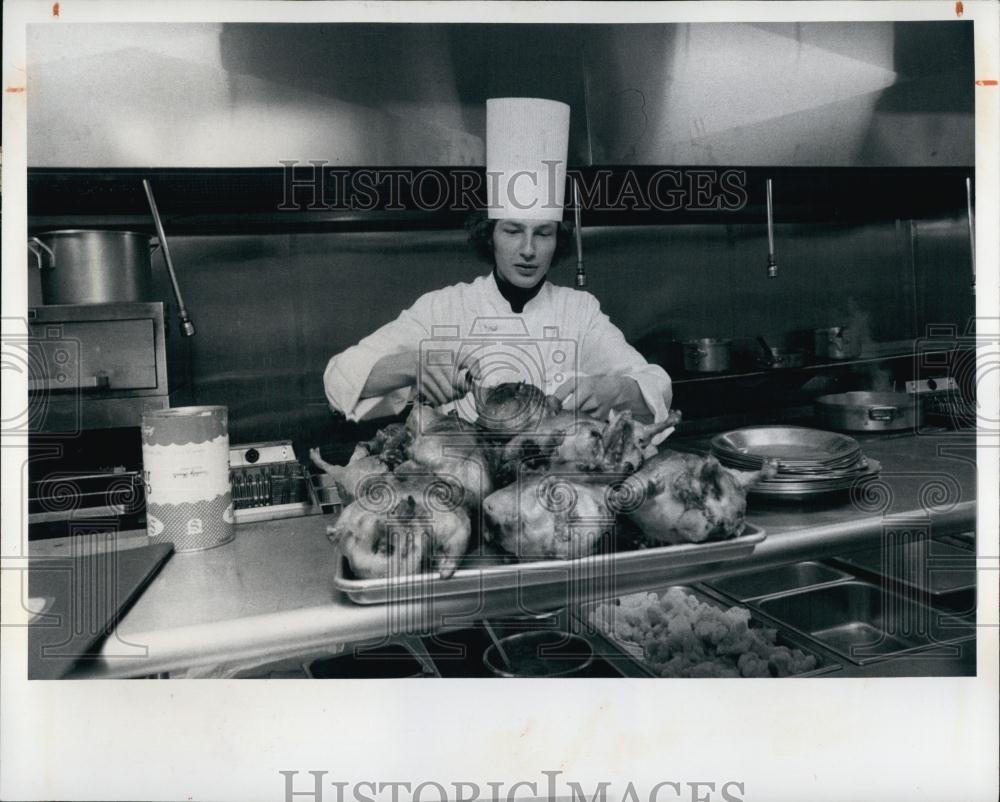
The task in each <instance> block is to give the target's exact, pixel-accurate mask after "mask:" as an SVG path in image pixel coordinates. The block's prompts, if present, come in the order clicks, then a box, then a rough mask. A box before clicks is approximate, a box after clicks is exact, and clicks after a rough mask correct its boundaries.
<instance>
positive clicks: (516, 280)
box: [493, 219, 559, 289]
mask: <svg viewBox="0 0 1000 802" xmlns="http://www.w3.org/2000/svg"><path fill="white" fill-rule="evenodd" d="M558 226H559V224H558V223H557V222H556V221H554V220H514V219H504V220H498V221H497V224H496V227H495V228H494V229H493V257H494V259H495V260H496V266H497V272H498V273H499V274H500V275H501V277H503V278H505V279H507V281H509V282H510V283H511V284H513V285H514V286H515V287H523V288H525V289H530V288H531V287H534V286H535V285H536V284H538V283H539V282H540V281H541V280H542V279H544V278H545V274H546V273H548V272H549V266H550V265H551V264H552V255H553V254H554V253H555V250H556V238H557V236H556V235H557V234H558Z"/></svg>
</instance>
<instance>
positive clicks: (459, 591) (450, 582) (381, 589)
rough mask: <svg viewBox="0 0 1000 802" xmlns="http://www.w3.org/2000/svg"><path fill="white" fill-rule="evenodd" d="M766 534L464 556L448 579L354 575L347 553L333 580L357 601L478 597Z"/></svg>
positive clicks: (713, 549) (742, 554)
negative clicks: (603, 549) (606, 549)
mask: <svg viewBox="0 0 1000 802" xmlns="http://www.w3.org/2000/svg"><path fill="white" fill-rule="evenodd" d="M765 537H766V533H765V532H764V530H763V529H760V528H759V527H756V526H754V525H752V524H747V527H746V530H745V531H744V533H743V534H742V535H740V536H739V537H736V538H733V539H732V540H721V541H717V542H713V543H685V544H683V545H676V546H660V547H657V548H648V549H636V550H633V551H615V552H611V553H609V554H595V555H592V556H590V557H581V558H579V559H576V560H537V561H534V562H520V563H509V564H504V565H488V566H485V567H475V561H474V558H472V559H470V558H466V561H465V562H464V563H463V567H461V568H459V569H458V570H457V571H455V573H454V574H453V575H452V576H450V577H449V578H448V579H440V578H439V577H438V575H437V574H436V573H424V574H415V575H412V576H401V577H390V578H388V579H356V578H354V577H353V576H352V574H351V570H350V566H349V564H348V562H347V559H346V558H343V559H339V560H338V563H337V564H338V566H339V570H338V571H337V574H336V576H335V577H334V579H333V585H334V587H335V588H337V590H340V591H343V592H344V593H346V594H347V597H348V598H349V599H350V600H351V601H353V602H357V603H358V604H384V603H386V602H399V601H410V600H415V599H437V598H440V597H444V596H458V597H466V598H477V597H478V596H480V595H481V594H482V593H483V592H484V591H490V590H506V589H510V588H517V589H520V590H524V589H526V588H536V587H544V586H547V585H549V586H551V585H563V584H565V583H566V580H567V577H573V578H574V579H575V580H579V581H585V582H590V583H592V584H600V583H608V582H609V581H612V580H613V581H618V580H621V579H624V578H627V577H629V576H631V575H633V574H640V573H641V574H646V573H649V572H651V571H652V572H656V571H667V570H670V569H672V568H680V567H684V566H694V565H705V564H714V563H719V562H723V561H727V560H738V559H743V558H746V557H748V556H749V555H750V554H752V553H753V550H754V549H755V548H756V547H757V546H758V544H760V543H762V542H763V541H764V539H765ZM339 553H340V552H339V550H338V554H339Z"/></svg>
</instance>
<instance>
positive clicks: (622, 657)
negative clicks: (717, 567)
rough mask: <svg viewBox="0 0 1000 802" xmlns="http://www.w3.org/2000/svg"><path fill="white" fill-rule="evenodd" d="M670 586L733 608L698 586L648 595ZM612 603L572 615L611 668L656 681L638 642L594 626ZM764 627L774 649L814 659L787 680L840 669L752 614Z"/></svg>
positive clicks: (591, 606)
mask: <svg viewBox="0 0 1000 802" xmlns="http://www.w3.org/2000/svg"><path fill="white" fill-rule="evenodd" d="M671 587H677V588H679V589H680V590H683V591H684V592H685V593H688V594H690V595H692V596H694V597H695V598H696V599H698V601H700V602H702V603H703V604H710V605H712V606H714V607H718V608H719V609H721V610H728V609H730V608H731V607H733V606H734V605H732V604H731V603H730V602H729V601H727V600H725V599H722V598H719V597H717V596H715V595H713V594H711V593H710V592H707V591H706V590H705V589H703V588H701V587H699V586H690V585H674V586H668V587H661V588H657V589H655V590H651V591H648V592H650V593H657V594H660V595H662V594H663V593H665V592H666V591H668V590H670V589H671ZM615 601H617V600H616V599H612V600H610V601H607V600H606V601H593V602H588V603H586V604H583V605H581V606H580V607H579V608H578V610H577V612H575V613H574V616H575V617H576V618H577V619H578V620H579V621H580V623H581V624H582V625H583V627H584V630H583V631H584V632H585V634H586V635H587V637H588V639H589V640H590V641H591V642H592V643H594V645H595V650H596V651H597V654H598V655H599V656H600V657H603V658H604V659H605V660H607V661H608V662H609V663H611V665H613V666H614V667H615V669H617V671H618V672H619V673H620V674H622V675H624V676H626V677H640V678H641V677H653V678H657V679H659V678H660V676H659V674H657V673H656V671H655V669H654V668H653V667H652V666H651V665H650V664H649V663H647V662H646V659H645V654H644V651H643V648H642V647H641V646H640V645H639V644H638V643H634V642H632V641H629V640H623V639H621V638H619V637H617V636H616V635H615V633H614V632H609V631H607V630H606V629H605V628H603V627H599V626H596V625H595V624H594V623H593V622H592V620H591V616H592V614H593V613H594V611H595V610H597V608H598V607H599V606H600V605H601V604H609V603H610V604H614V602H615ZM736 606H740V605H736ZM765 624H766V626H767V627H768V628H773V629H776V630H777V637H776V639H775V645H776V646H787V647H788V648H789V649H799V650H800V651H802V652H804V653H805V654H807V655H812V656H813V657H815V658H816V668H814V669H811V670H809V671H805V672H802V673H799V674H793V675H790V677H789V678H792V677H795V678H798V677H817V676H822V675H824V674H829V673H831V672H834V671H838V670H840V668H841V664H840V663H838V662H837V661H836V660H834V659H832V658H830V657H828V656H827V655H825V654H822V653H821V652H820V651H818V650H817V649H816V648H815V647H814V646H812V645H810V643H809V641H808V639H806V638H801V637H799V636H798V635H797V634H794V633H791V632H789V631H787V630H785V629H783V628H782V627H775V626H774V625H773V623H772V622H770V621H762V620H761V618H759V617H757V616H754V615H751V617H750V626H751V628H757V627H760V626H762V625H765Z"/></svg>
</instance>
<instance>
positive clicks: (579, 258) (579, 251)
mask: <svg viewBox="0 0 1000 802" xmlns="http://www.w3.org/2000/svg"><path fill="white" fill-rule="evenodd" d="M573 223H574V225H573V228H574V231H575V233H576V286H577V287H586V286H587V273H586V271H585V270H584V268H583V230H582V229H581V228H580V187H579V185H578V184H577V183H576V180H575V179H574V180H573Z"/></svg>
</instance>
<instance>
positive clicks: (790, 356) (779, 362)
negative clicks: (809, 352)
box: [767, 348, 806, 370]
mask: <svg viewBox="0 0 1000 802" xmlns="http://www.w3.org/2000/svg"><path fill="white" fill-rule="evenodd" d="M767 364H768V367H771V368H774V369H777V370H781V369H783V368H801V367H802V366H803V365H805V364H806V351H805V349H804V348H772V349H771V353H770V354H769V355H768V361H767Z"/></svg>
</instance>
